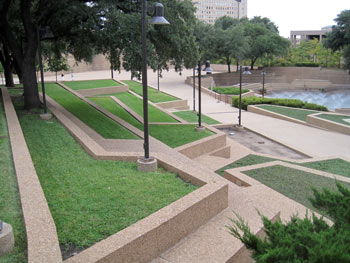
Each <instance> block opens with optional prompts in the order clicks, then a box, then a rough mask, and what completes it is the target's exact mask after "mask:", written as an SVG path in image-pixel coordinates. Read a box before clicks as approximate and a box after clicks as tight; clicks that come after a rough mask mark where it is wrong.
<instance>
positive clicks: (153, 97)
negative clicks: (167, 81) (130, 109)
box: [123, 80, 179, 103]
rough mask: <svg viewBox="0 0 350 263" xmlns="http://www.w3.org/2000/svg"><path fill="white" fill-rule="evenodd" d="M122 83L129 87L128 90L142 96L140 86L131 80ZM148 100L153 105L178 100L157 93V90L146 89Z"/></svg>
mask: <svg viewBox="0 0 350 263" xmlns="http://www.w3.org/2000/svg"><path fill="white" fill-rule="evenodd" d="M123 82H124V83H125V84H127V85H129V89H130V90H132V91H133V92H135V93H136V94H138V95H140V96H141V97H142V96H143V92H142V84H140V83H138V82H136V81H132V80H123ZM148 99H149V100H150V101H151V102H153V103H158V102H166V101H174V100H179V99H178V98H176V97H173V96H171V95H168V94H166V93H163V92H158V91H157V90H155V89H153V88H151V87H148Z"/></svg>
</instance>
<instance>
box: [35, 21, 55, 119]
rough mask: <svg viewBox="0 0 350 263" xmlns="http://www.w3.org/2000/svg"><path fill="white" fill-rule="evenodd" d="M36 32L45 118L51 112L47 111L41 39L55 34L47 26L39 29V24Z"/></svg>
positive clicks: (47, 117) (49, 116)
mask: <svg viewBox="0 0 350 263" xmlns="http://www.w3.org/2000/svg"><path fill="white" fill-rule="evenodd" d="M36 31H37V32H36V33H37V38H38V56H39V68H40V77H41V88H42V92H43V103H44V114H43V115H41V117H42V118H43V119H50V118H51V114H48V113H47V105H46V94H45V80H44V69H43V61H42V54H41V40H46V39H52V38H53V34H52V32H51V29H50V28H49V27H48V26H47V27H45V29H39V26H37V27H36Z"/></svg>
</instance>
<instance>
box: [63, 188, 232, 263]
mask: <svg viewBox="0 0 350 263" xmlns="http://www.w3.org/2000/svg"><path fill="white" fill-rule="evenodd" d="M227 195H228V186H227V185H223V184H210V185H205V186H203V187H201V188H200V189H198V190H197V191H194V192H192V193H190V194H188V195H187V196H185V197H183V198H181V199H180V200H178V201H176V202H174V203H172V204H171V205H169V206H167V207H164V208H162V209H161V210H159V211H158V212H156V213H154V214H152V215H150V216H149V217H147V218H145V219H143V220H140V221H139V222H137V223H135V224H134V225H132V226H130V227H128V228H126V229H124V230H122V231H120V232H118V233H117V234H115V235H113V236H110V237H109V238H107V239H105V240H103V241H101V242H99V243H97V244H95V245H93V246H92V247H90V248H88V249H86V250H84V251H83V252H81V253H79V254H78V255H76V256H74V257H72V258H69V259H67V260H65V261H64V262H65V263H90V262H91V263H92V262H100V263H104V262H125V263H127V262H130V263H137V262H148V261H150V260H152V259H153V258H154V257H156V256H158V255H159V254H160V253H161V252H163V251H165V250H166V249H168V248H170V247H172V246H173V245H175V244H176V243H177V242H178V241H179V240H180V239H182V238H184V237H185V236H186V235H188V234H189V233H191V232H192V231H194V230H195V229H197V228H198V227H199V226H201V225H202V224H204V223H205V222H207V221H208V220H209V219H210V218H211V217H213V216H214V215H216V214H217V213H218V212H220V211H222V210H223V209H224V208H225V207H227Z"/></svg>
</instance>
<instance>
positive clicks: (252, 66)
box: [250, 58, 257, 70]
mask: <svg viewBox="0 0 350 263" xmlns="http://www.w3.org/2000/svg"><path fill="white" fill-rule="evenodd" d="M256 60H257V58H252V60H251V63H250V70H253V69H254V64H255V61H256Z"/></svg>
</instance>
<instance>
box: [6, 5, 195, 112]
mask: <svg viewBox="0 0 350 263" xmlns="http://www.w3.org/2000/svg"><path fill="white" fill-rule="evenodd" d="M154 2H155V1H152V0H150V1H148V6H149V7H151V6H152V5H153V4H154ZM163 5H164V7H165V16H166V18H167V20H168V21H169V22H170V25H168V26H163V27H160V26H151V25H149V26H148V32H147V37H148V43H147V44H148V45H147V49H148V54H149V55H148V61H149V65H150V66H151V67H152V68H153V69H156V68H158V67H161V68H165V69H167V68H168V64H167V62H170V63H171V64H173V65H174V66H175V69H176V70H181V69H182V67H183V66H185V67H190V66H193V64H194V61H196V60H197V56H198V55H197V54H198V51H197V46H196V45H195V38H194V34H193V30H194V24H195V23H194V21H195V17H194V7H193V4H192V2H191V1H189V0H181V1H180V0H172V1H171V0H164V1H163ZM47 26H49V27H50V28H51V30H52V32H53V35H54V38H53V39H52V40H51V42H53V45H52V47H53V50H52V52H54V53H55V54H56V59H59V56H61V55H64V54H67V53H70V54H72V55H73V56H74V58H75V59H76V60H77V61H81V60H86V61H90V60H91V59H92V57H93V55H94V54H96V53H103V54H105V55H107V57H108V59H109V60H110V62H111V67H112V68H113V69H114V70H119V69H120V67H121V65H122V66H123V67H124V68H125V69H126V70H130V71H131V72H132V74H133V75H134V76H138V77H139V76H140V71H141V3H140V1H127V0H119V1H111V0H99V1H88V0H61V1H53V0H2V1H1V5H0V30H1V32H3V34H1V35H0V42H1V43H2V46H3V48H2V50H5V48H6V49H7V50H8V54H9V57H10V58H11V59H10V60H9V61H13V63H12V64H10V63H9V61H8V62H7V61H5V60H1V63H3V61H4V64H6V65H10V66H11V67H12V69H11V70H13V69H15V71H16V73H17V74H18V75H19V77H20V78H21V80H22V81H23V85H24V97H25V107H26V108H34V107H39V106H40V101H39V96H38V88H37V83H36V75H35V64H36V54H37V48H38V41H39V40H38V39H40V37H42V35H41V34H40V32H41V30H40V29H42V28H46V27H47ZM38 35H39V38H38ZM2 53H4V52H2ZM121 61H122V62H121ZM4 68H5V66H4ZM5 69H6V68H5Z"/></svg>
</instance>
